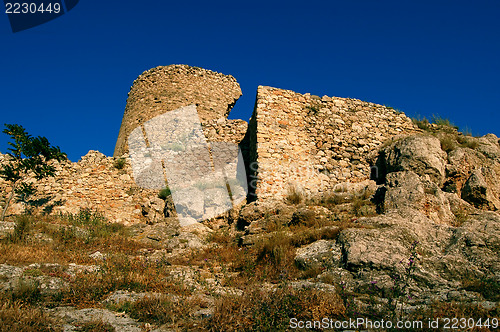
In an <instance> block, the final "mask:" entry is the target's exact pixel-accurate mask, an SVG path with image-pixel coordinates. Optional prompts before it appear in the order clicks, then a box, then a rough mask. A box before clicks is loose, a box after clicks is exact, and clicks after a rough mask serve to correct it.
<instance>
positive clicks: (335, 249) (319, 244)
mask: <svg viewBox="0 0 500 332" xmlns="http://www.w3.org/2000/svg"><path fill="white" fill-rule="evenodd" d="M341 258H342V249H341V247H340V246H339V245H337V244H336V241H332V240H330V241H327V240H319V241H316V242H313V243H311V244H309V245H307V246H304V247H301V248H299V249H297V251H296V255H295V262H296V264H297V265H298V266H299V267H301V268H303V269H318V268H321V267H322V268H325V269H326V268H333V267H336V266H338V265H339V264H340V261H341Z"/></svg>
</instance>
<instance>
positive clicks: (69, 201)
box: [0, 151, 163, 224]
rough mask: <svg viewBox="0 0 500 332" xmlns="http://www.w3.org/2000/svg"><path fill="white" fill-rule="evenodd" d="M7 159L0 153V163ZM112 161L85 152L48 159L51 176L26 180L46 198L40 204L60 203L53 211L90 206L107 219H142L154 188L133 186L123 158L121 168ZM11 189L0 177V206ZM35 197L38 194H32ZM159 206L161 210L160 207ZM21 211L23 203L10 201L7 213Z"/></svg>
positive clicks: (130, 221)
mask: <svg viewBox="0 0 500 332" xmlns="http://www.w3.org/2000/svg"><path fill="white" fill-rule="evenodd" d="M7 162H8V156H7V155H2V154H0V165H2V164H3V163H7ZM115 162H116V159H114V158H112V157H106V156H105V155H103V154H102V153H100V152H97V151H89V153H88V154H87V155H85V156H83V157H82V159H81V160H80V161H78V162H71V161H63V162H52V165H53V166H54V167H55V169H56V172H55V176H54V177H49V178H45V179H42V180H35V179H34V178H32V179H29V181H30V182H32V183H33V185H34V186H35V188H36V189H37V192H39V193H40V194H43V195H44V196H43V197H49V198H50V201H49V203H48V204H46V205H44V207H45V206H47V205H52V204H54V203H56V202H58V201H59V202H61V203H62V205H60V206H55V207H54V208H53V211H52V213H54V214H58V213H78V212H79V211H80V209H84V208H90V209H95V210H98V211H100V212H102V213H103V214H104V215H105V217H107V218H108V219H109V221H110V222H121V223H124V224H131V223H136V222H146V218H145V217H144V216H143V213H142V212H143V207H146V205H148V204H149V205H150V204H151V203H150V202H151V200H155V198H156V197H157V195H158V191H157V190H156V191H155V190H147V189H141V188H139V187H137V185H136V184H135V182H134V180H133V178H132V176H131V174H132V170H131V168H130V163H129V162H128V161H126V162H125V164H124V166H123V168H122V169H118V168H117V167H115ZM11 191H12V188H11V186H10V184H9V183H7V182H5V181H4V180H3V179H2V178H0V202H1V204H0V205H1V207H2V208H3V206H4V202H5V200H6V198H7V197H8V195H9V194H10V192H11ZM37 197H41V196H35V198H37ZM160 201H161V200H160ZM158 203H161V202H158ZM160 209H163V206H161V207H160ZM23 211H24V206H23V204H22V203H16V202H15V200H12V203H11V205H10V206H9V209H8V211H7V215H11V214H18V213H22V212H23ZM39 212H41V211H39Z"/></svg>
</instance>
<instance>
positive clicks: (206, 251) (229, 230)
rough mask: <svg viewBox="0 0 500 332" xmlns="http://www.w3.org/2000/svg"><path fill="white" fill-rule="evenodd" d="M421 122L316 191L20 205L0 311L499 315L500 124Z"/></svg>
mask: <svg viewBox="0 0 500 332" xmlns="http://www.w3.org/2000/svg"><path fill="white" fill-rule="evenodd" d="M427 129H428V130H427V131H426V132H425V133H423V134H418V135H413V136H407V137H401V138H395V139H393V140H391V141H388V142H386V143H385V144H384V145H383V146H382V148H381V149H380V151H379V152H378V154H376V155H374V156H373V160H372V163H373V165H376V166H377V167H376V168H374V169H375V170H376V172H374V173H373V180H370V181H365V182H363V183H358V184H348V183H346V184H345V186H340V187H342V188H344V189H342V190H341V191H338V192H331V193H328V194H324V195H321V196H317V197H305V196H304V195H303V194H302V193H301V192H299V191H298V190H294V189H293V188H291V190H290V193H289V195H288V197H287V199H286V200H285V201H272V200H266V201H259V202H253V203H250V204H247V205H245V206H243V207H242V208H241V209H240V210H238V211H233V212H232V213H230V214H228V215H227V216H225V217H224V218H220V219H217V220H211V221H207V222H204V223H201V224H195V225H190V226H187V227H180V226H179V225H178V223H177V222H176V219H175V217H164V218H157V217H155V222H154V223H153V222H151V223H150V224H134V225H130V226H123V225H120V224H116V223H110V222H109V220H107V219H106V218H104V217H103V216H102V215H101V214H99V213H98V212H96V211H95V210H93V209H84V210H81V211H80V212H79V213H75V214H65V215H59V216H39V215H34V216H26V215H19V216H12V217H11V218H10V220H8V221H6V222H3V223H1V224H0V234H1V235H0V237H1V238H2V239H1V241H0V289H1V290H2V295H1V297H2V301H1V303H2V304H0V322H1V323H2V324H3V326H8V325H10V326H12V327H11V330H12V331H16V330H19V331H29V330H32V331H38V330H47V331H50V330H55V331H59V330H63V331H111V330H116V331H178V330H213V331H231V330H234V331H236V330H238V331H240V330H248V331H250V330H270V331H274V330H286V329H288V328H289V326H290V318H292V317H296V318H298V319H302V320H321V319H322V318H324V317H328V318H331V319H338V320H345V319H348V318H357V317H369V318H371V319H373V320H376V319H379V320H380V319H385V320H401V319H405V320H424V319H428V318H436V317H441V318H444V317H448V318H453V317H458V318H461V317H465V318H471V317H472V318H474V319H476V320H477V319H479V318H481V319H483V320H485V319H488V318H490V319H493V318H497V319H498V318H499V316H500V256H499V252H500V214H499V213H498V209H499V208H500V182H499V180H498V178H499V177H498V175H500V144H499V139H498V138H497V137H496V136H494V135H487V136H484V137H481V138H474V137H470V136H465V135H462V134H458V133H457V132H456V131H454V130H452V129H451V128H440V130H437V129H436V128H433V127H430V128H427ZM165 214H167V215H170V213H169V211H168V204H167V208H166V209H165V211H164V215H165ZM424 330H425V329H424ZM476 330H478V331H479V330H481V331H493V330H494V329H493V328H492V327H491V326H490V327H489V328H487V327H481V328H476Z"/></svg>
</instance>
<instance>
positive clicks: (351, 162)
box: [248, 86, 419, 199]
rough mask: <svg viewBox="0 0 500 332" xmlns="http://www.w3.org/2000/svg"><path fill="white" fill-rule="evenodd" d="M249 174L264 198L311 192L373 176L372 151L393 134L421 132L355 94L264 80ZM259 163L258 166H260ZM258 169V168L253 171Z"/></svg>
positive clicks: (405, 119) (255, 118)
mask: <svg viewBox="0 0 500 332" xmlns="http://www.w3.org/2000/svg"><path fill="white" fill-rule="evenodd" d="M252 121H254V122H255V129H254V130H255V133H249V134H248V137H249V138H248V141H249V142H250V141H251V140H250V138H251V137H254V138H253V140H254V141H255V144H256V145H255V147H253V148H252V147H250V148H249V150H250V151H252V150H253V151H254V152H253V153H250V155H249V157H248V161H249V162H251V163H254V164H256V165H258V166H253V167H252V166H251V167H249V169H250V171H251V172H250V174H249V179H250V182H252V183H253V185H254V188H253V189H254V194H255V195H256V198H258V199H265V198H269V197H274V198H279V197H284V196H286V194H287V191H288V189H289V188H290V187H297V188H299V189H303V190H304V191H305V192H308V193H316V192H322V191H326V190H332V189H333V188H334V186H335V185H336V184H338V183H341V182H360V181H363V180H367V179H369V178H370V172H371V169H370V164H369V161H368V158H369V156H370V155H371V154H372V153H373V152H374V151H375V150H376V149H377V148H378V147H379V146H380V145H381V144H382V142H384V141H385V140H387V139H388V138H391V137H393V136H396V135H405V134H409V133H412V132H418V131H419V129H418V128H416V127H415V126H414V124H413V123H412V121H411V120H410V119H409V118H408V117H406V116H405V115H404V114H403V113H400V112H397V111H395V110H393V109H391V108H388V107H385V106H382V105H377V104H374V103H369V102H364V101H361V100H357V99H351V98H337V97H327V96H324V97H322V98H320V97H318V96H312V95H310V94H304V95H302V94H299V93H296V92H293V91H289V90H282V89H277V88H271V87H264V86H259V88H258V91H257V100H256V105H255V109H254V113H253V116H252V120H251V123H252ZM257 168H258V170H257ZM252 169H255V172H252Z"/></svg>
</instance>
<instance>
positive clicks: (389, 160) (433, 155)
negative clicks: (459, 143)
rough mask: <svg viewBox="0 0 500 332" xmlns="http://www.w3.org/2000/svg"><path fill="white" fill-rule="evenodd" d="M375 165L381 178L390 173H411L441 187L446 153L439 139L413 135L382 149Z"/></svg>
mask: <svg viewBox="0 0 500 332" xmlns="http://www.w3.org/2000/svg"><path fill="white" fill-rule="evenodd" d="M379 158H380V159H379V161H378V163H377V165H378V166H379V167H380V169H379V172H382V174H380V175H379V176H381V177H382V178H383V177H384V176H385V175H386V174H388V173H391V172H397V171H412V172H414V173H416V174H418V175H420V176H423V177H428V178H429V180H431V181H433V182H435V183H436V184H438V185H441V184H442V183H443V181H444V177H445V160H446V153H445V152H444V151H443V150H442V149H441V143H440V142H439V139H438V138H436V137H434V136H430V135H413V136H408V137H405V138H402V139H400V140H397V141H396V142H395V143H393V144H391V145H389V146H388V147H386V148H385V149H383V151H382V153H381V155H380V157H379Z"/></svg>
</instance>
